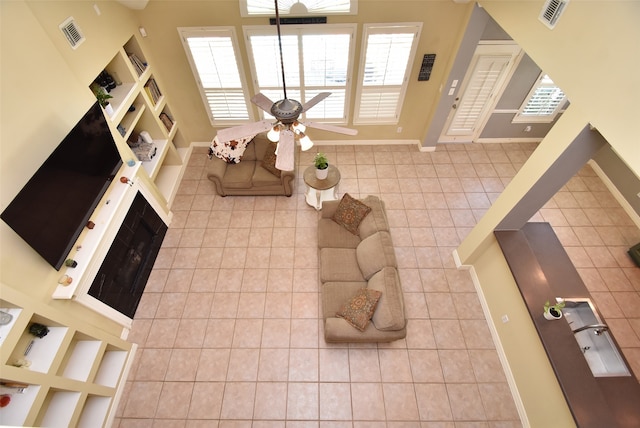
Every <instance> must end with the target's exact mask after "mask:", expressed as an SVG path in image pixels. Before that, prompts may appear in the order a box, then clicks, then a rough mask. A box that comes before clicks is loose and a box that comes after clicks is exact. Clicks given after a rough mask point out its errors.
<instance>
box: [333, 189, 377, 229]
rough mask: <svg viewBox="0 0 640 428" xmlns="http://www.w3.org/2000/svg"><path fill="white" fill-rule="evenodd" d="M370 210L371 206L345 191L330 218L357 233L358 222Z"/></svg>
mask: <svg viewBox="0 0 640 428" xmlns="http://www.w3.org/2000/svg"><path fill="white" fill-rule="evenodd" d="M370 211H371V207H369V206H367V205H365V204H363V203H362V202H360V201H359V200H357V199H354V198H352V197H351V195H349V194H348V193H345V194H344V196H343V197H342V199H341V200H340V203H339V204H338V207H337V208H336V211H335V212H334V213H333V217H331V218H332V219H333V221H335V222H336V223H338V224H339V225H341V226H342V227H344V228H345V229H347V230H348V231H349V232H351V233H353V234H354V235H357V234H358V226H360V222H361V221H362V219H364V218H365V217H366V216H367V214H369V212H370Z"/></svg>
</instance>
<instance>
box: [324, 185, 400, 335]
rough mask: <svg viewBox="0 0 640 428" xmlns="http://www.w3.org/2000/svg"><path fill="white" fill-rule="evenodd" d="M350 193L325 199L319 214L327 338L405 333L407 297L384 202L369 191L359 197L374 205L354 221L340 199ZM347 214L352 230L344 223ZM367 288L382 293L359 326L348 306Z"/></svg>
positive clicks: (367, 205)
mask: <svg viewBox="0 0 640 428" xmlns="http://www.w3.org/2000/svg"><path fill="white" fill-rule="evenodd" d="M346 198H350V196H349V195H348V194H345V196H344V197H343V198H342V199H341V200H339V201H325V202H324V203H323V204H322V210H321V211H320V218H319V219H318V251H319V269H318V277H319V281H320V294H321V300H322V312H323V314H322V315H323V319H324V336H325V341H326V342H391V341H394V340H398V339H402V338H404V337H405V336H406V334H407V328H406V325H407V321H406V318H405V311H404V297H403V294H402V286H401V283H400V277H399V275H398V269H397V262H396V257H395V252H394V247H393V242H392V240H391V234H390V233H389V223H388V221H387V216H386V213H385V206H384V202H383V201H382V200H380V199H379V198H378V197H376V196H371V195H370V196H367V197H366V198H364V199H362V200H356V201H359V202H361V203H362V204H363V205H364V206H366V207H369V208H370V211H369V212H368V213H367V214H366V215H364V218H362V220H361V221H360V223H359V224H357V225H356V224H355V223H352V220H353V215H352V213H346V214H344V213H340V211H341V207H340V204H344V203H345V200H347V199H346ZM350 199H352V198H350ZM352 200H353V199H352ZM344 219H346V222H347V223H349V224H348V225H347V226H348V227H350V228H351V231H349V230H348V228H347V227H345V226H344V225H343V224H342V223H343V220H344ZM336 220H338V221H336ZM356 222H357V219H356ZM353 232H355V233H353ZM363 289H364V290H366V291H369V292H370V293H371V294H373V293H375V295H377V296H379V298H378V300H377V303H376V304H375V310H374V311H373V313H372V315H371V320H370V322H365V324H366V326H364V328H363V330H362V331H361V330H360V329H359V327H356V326H354V324H352V321H351V320H348V319H349V316H348V314H347V315H345V314H344V310H345V307H347V308H348V307H349V306H350V304H351V303H353V301H354V300H355V299H354V296H356V295H358V294H361V293H362V292H363ZM370 290H375V291H374V292H371V291H370ZM378 292H381V293H378ZM347 312H348V311H347ZM339 313H340V315H338V314H339Z"/></svg>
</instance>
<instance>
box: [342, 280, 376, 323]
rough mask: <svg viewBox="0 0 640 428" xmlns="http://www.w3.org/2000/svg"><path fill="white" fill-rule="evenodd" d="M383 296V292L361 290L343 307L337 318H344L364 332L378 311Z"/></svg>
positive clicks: (368, 289)
mask: <svg viewBox="0 0 640 428" xmlns="http://www.w3.org/2000/svg"><path fill="white" fill-rule="evenodd" d="M381 295H382V292H380V291H378V290H374V289H370V288H361V289H359V290H358V291H357V292H356V294H355V296H353V297H352V298H351V299H349V301H348V302H345V303H344V304H343V305H342V307H341V308H340V310H339V311H338V312H337V313H336V316H337V317H340V318H344V319H345V320H346V321H347V322H348V323H349V324H351V325H352V326H354V327H355V328H357V329H358V330H360V331H364V329H365V328H366V327H367V324H369V321H370V320H371V317H372V316H373V312H374V311H375V310H376V305H377V304H378V300H379V299H380V296H381Z"/></svg>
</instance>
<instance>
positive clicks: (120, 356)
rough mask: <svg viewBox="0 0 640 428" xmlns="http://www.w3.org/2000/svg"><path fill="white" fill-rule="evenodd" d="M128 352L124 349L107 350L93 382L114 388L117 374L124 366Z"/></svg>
mask: <svg viewBox="0 0 640 428" xmlns="http://www.w3.org/2000/svg"><path fill="white" fill-rule="evenodd" d="M128 356H129V353H128V352H126V351H107V352H105V354H104V356H103V357H102V361H101V362H100V369H99V370H98V374H97V375H96V379H95V383H97V384H98V385H104V386H108V387H110V388H114V387H115V386H116V383H117V382H116V381H117V379H118V376H119V375H120V374H121V373H122V370H123V369H124V367H125V364H126V362H127V358H128Z"/></svg>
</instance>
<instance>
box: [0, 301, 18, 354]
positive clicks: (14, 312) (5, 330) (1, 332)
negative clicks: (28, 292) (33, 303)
mask: <svg viewBox="0 0 640 428" xmlns="http://www.w3.org/2000/svg"><path fill="white" fill-rule="evenodd" d="M0 311H2V312H5V313H7V314H9V315H11V321H9V322H8V323H7V324H2V325H0V346H2V343H3V342H4V340H5V339H6V337H7V335H8V334H9V332H10V331H11V329H12V328H13V326H14V324H15V323H16V321H17V320H18V316H19V315H20V312H22V308H9V307H0Z"/></svg>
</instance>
